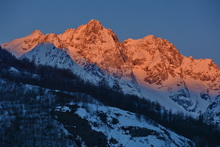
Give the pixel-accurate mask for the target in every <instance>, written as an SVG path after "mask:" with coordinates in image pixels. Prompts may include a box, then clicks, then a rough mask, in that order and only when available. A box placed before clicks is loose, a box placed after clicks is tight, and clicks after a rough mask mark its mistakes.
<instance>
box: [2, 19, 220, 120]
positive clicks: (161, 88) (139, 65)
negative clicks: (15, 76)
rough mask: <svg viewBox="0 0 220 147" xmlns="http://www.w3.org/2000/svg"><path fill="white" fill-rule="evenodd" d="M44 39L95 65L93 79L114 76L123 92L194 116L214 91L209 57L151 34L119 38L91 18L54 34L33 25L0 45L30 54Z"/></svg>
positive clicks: (218, 77) (218, 79)
mask: <svg viewBox="0 0 220 147" xmlns="http://www.w3.org/2000/svg"><path fill="white" fill-rule="evenodd" d="M45 42H49V43H51V44H53V45H54V46H55V47H56V48H58V49H61V50H63V51H65V52H66V53H67V54H68V55H69V56H70V57H71V58H72V60H73V61H74V62H75V63H76V64H77V65H79V66H81V67H82V68H83V70H85V68H86V67H87V66H90V65H94V66H95V67H97V68H96V69H94V70H95V71H97V69H101V70H102V71H103V72H104V76H101V77H100V78H97V81H99V80H101V79H102V78H105V79H107V82H108V83H110V87H112V85H113V83H114V82H113V81H114V80H117V81H119V85H120V86H121V87H122V88H124V87H125V85H126V88H124V91H127V92H128V93H129V94H136V95H139V96H140V97H145V98H147V99H150V100H152V101H157V102H159V103H160V104H162V105H164V106H165V107H167V109H171V110H173V111H174V112H178V111H180V112H187V113H189V114H192V115H194V116H198V115H199V114H201V113H204V112H205V111H206V108H207V107H208V106H209V105H210V104H211V103H212V102H213V101H214V100H215V98H216V97H217V96H218V95H220V85H219V83H220V70H219V68H218V66H217V65H216V64H214V63H213V61H212V60H210V59H205V60H201V59H198V60H196V59H193V58H192V57H185V56H183V55H182V54H181V53H180V52H179V51H178V50H177V49H176V47H175V46H174V45H173V44H172V43H170V42H169V41H168V40H166V39H161V38H157V37H155V36H153V35H149V36H146V37H144V38H142V39H136V40H134V39H127V40H125V41H123V42H120V41H119V40H118V38H117V36H116V34H115V33H114V32H113V31H112V30H110V29H106V28H104V27H103V26H102V25H101V23H100V21H96V20H91V21H90V22H89V23H88V24H85V25H82V26H80V27H78V28H77V29H67V30H66V31H65V32H64V33H63V34H58V35H57V34H53V33H51V34H45V35H44V34H43V33H42V32H40V31H39V30H36V31H33V33H32V34H31V35H29V36H26V37H24V38H21V39H16V40H14V41H11V42H7V43H4V44H2V47H3V48H5V49H7V50H8V51H10V52H11V53H12V54H14V55H15V56H16V57H18V58H19V57H21V56H23V57H26V58H29V59H30V60H33V58H34V57H33V56H34V54H35V53H36V52H33V54H32V55H31V56H30V55H28V54H27V53H28V52H29V51H33V50H35V47H36V46H37V45H38V44H44V43H45ZM35 58H36V57H35ZM38 58H39V59H40V60H43V59H41V58H42V57H41V56H38ZM47 60H53V59H52V58H47ZM53 64H54V63H53ZM52 66H53V65H52ZM66 68H70V67H66ZM89 69H91V68H89ZM87 71H88V70H87ZM90 75H93V74H90ZM96 77H98V76H96ZM129 91H130V92H129ZM131 91H133V92H131Z"/></svg>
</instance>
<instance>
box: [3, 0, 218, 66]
mask: <svg viewBox="0 0 220 147" xmlns="http://www.w3.org/2000/svg"><path fill="white" fill-rule="evenodd" d="M91 19H96V20H100V21H101V23H102V25H103V26H104V27H106V28H110V29H112V30H113V31H114V32H115V33H116V35H117V36H118V37H119V39H120V40H121V41H123V40H125V39H127V38H133V39H138V38H143V37H144V36H146V35H151V34H153V35H155V36H156V37H161V38H163V39H167V40H169V41H170V42H171V43H173V44H174V45H175V46H176V47H177V49H178V50H179V51H180V52H181V53H182V54H183V55H185V56H193V57H194V58H196V59H198V58H212V59H213V60H214V62H215V63H217V64H218V65H219V66H220V57H219V56H220V0H193V1H192V0H184V1H180V0H166V1H165V0H156V1H155V0H138V1H133V0H126V1H125V0H1V1H0V20H1V21H0V44H2V43H4V42H7V41H11V40H13V39H15V38H20V37H24V36H26V35H29V34H30V33H31V32H32V31H33V30H41V31H42V32H43V33H44V34H46V33H57V34H59V33H62V32H64V31H65V30H66V29H68V28H77V27H78V26H79V25H82V24H86V23H87V22H89V21H90V20H91Z"/></svg>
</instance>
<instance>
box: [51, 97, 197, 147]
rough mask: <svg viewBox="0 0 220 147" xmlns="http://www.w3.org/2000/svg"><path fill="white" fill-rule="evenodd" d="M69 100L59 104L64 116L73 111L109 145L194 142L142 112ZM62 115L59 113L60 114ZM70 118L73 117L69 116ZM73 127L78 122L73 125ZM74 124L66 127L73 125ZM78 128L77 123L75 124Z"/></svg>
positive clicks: (162, 144) (128, 145) (57, 109)
mask: <svg viewBox="0 0 220 147" xmlns="http://www.w3.org/2000/svg"><path fill="white" fill-rule="evenodd" d="M87 101H90V102H89V103H85V102H79V103H75V102H70V103H69V104H67V105H64V106H58V107H56V109H55V111H56V112H61V115H65V114H67V115H68V114H69V113H72V114H74V115H78V116H79V117H80V118H81V119H84V120H87V121H88V123H89V126H90V127H91V128H92V130H95V131H97V132H102V133H103V134H104V135H105V136H106V137H107V142H108V143H109V145H110V146H126V147H133V146H139V147H142V146H143V147H144V146H192V145H193V143H192V142H191V141H190V140H188V139H186V138H184V137H182V136H179V135H177V134H176V133H174V132H172V131H170V130H168V129H166V128H164V127H162V126H161V125H159V124H157V123H156V122H154V121H152V120H151V119H149V118H146V117H144V116H142V115H136V114H135V113H131V112H129V111H124V110H121V109H118V108H115V107H108V106H104V105H103V104H102V103H100V102H98V101H96V100H94V99H93V100H87ZM58 118H59V116H58ZM69 119H71V118H69ZM72 125H73V126H74V125H75V124H72ZM73 126H71V124H69V125H68V127H67V128H71V127H73ZM75 127H77V126H75Z"/></svg>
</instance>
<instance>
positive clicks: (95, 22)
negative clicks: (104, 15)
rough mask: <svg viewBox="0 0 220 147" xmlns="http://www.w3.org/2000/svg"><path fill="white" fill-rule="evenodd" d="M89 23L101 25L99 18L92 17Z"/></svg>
mask: <svg viewBox="0 0 220 147" xmlns="http://www.w3.org/2000/svg"><path fill="white" fill-rule="evenodd" d="M88 25H101V22H100V21H99V20H95V19H92V20H90V21H89V22H88Z"/></svg>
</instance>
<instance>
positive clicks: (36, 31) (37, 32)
mask: <svg viewBox="0 0 220 147" xmlns="http://www.w3.org/2000/svg"><path fill="white" fill-rule="evenodd" d="M31 34H39V35H43V33H42V32H41V31H40V30H35V31H33V32H32V33H31Z"/></svg>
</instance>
